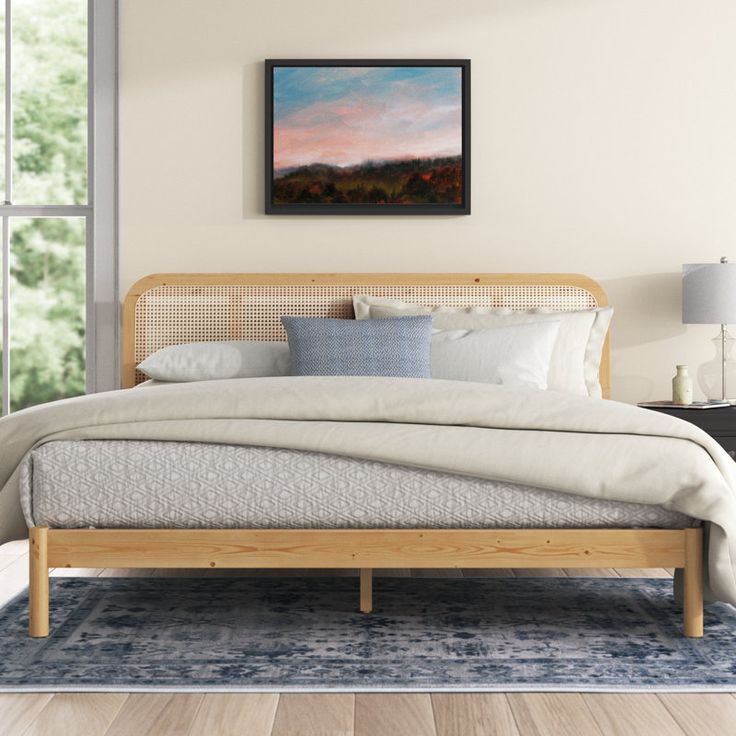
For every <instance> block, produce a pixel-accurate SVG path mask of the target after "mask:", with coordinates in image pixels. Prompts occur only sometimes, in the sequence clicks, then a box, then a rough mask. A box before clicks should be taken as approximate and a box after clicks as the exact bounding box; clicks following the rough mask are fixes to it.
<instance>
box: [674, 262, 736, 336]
mask: <svg viewBox="0 0 736 736" xmlns="http://www.w3.org/2000/svg"><path fill="white" fill-rule="evenodd" d="M682 321H683V323H684V324H686V325H694V324H702V325H728V324H735V323H736V263H686V264H684V265H683V267H682Z"/></svg>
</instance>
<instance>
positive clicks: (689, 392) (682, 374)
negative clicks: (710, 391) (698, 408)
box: [672, 365, 693, 406]
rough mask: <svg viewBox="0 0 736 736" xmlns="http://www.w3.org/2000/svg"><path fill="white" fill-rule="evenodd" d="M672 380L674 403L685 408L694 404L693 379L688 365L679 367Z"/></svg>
mask: <svg viewBox="0 0 736 736" xmlns="http://www.w3.org/2000/svg"><path fill="white" fill-rule="evenodd" d="M676 367H677V373H676V375H675V377H674V378H673V379H672V403H673V404H679V405H680V406H685V405H687V404H692V403H693V379H692V378H690V373H689V372H688V368H687V366H686V365H678V366H676Z"/></svg>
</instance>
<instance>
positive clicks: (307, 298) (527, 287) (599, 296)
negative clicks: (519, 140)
mask: <svg viewBox="0 0 736 736" xmlns="http://www.w3.org/2000/svg"><path fill="white" fill-rule="evenodd" d="M353 293H371V294H374V295H376V296H385V297H389V298H401V299H405V300H407V301H415V302H417V303H426V304H433V303H443V304H447V305H448V306H453V305H456V306H460V305H477V306H481V305H487V306H499V307H503V306H508V307H511V308H512V309H526V308H532V307H549V308H553V309H560V310H566V309H567V310H570V309H581V308H593V307H596V306H604V305H606V304H607V299H606V295H605V292H604V291H603V289H602V288H601V287H600V285H599V284H597V283H596V282H595V281H593V280H592V279H590V278H588V277H586V276H582V275H579V274H160V275H154V276H148V277H146V278H144V279H142V280H140V281H139V282H137V283H136V284H135V285H134V286H133V287H132V288H131V290H130V291H129V293H128V296H127V297H126V300H125V304H124V311H123V368H122V385H123V388H129V387H132V386H134V385H136V383H138V382H140V381H141V380H143V376H142V374H139V373H138V372H137V371H136V365H137V364H138V363H140V361H141V360H143V359H144V358H145V357H146V356H147V355H150V354H151V353H153V352H155V351H156V350H158V349H160V348H162V347H165V346H166V345H173V344H178V343H182V342H192V341H194V340H216V339H220V340H228V339H230V340H236V339H260V340H264V339H265V340H283V339H285V336H284V334H283V332H282V329H281V325H280V323H279V320H278V317H279V316H280V314H296V315H299V314H302V315H311V316H335V317H350V316H351V315H352V307H351V304H350V297H351V295H352V294H353ZM600 379H601V386H602V389H603V395H604V397H606V398H607V397H608V396H609V392H610V373H609V340H608V338H606V342H605V345H604V348H603V359H602V361H601V371H600ZM50 567H81V568H83V567H122V568H159V567H165V568H202V569H207V568H237V569H248V568H274V569H278V568H352V569H355V568H357V569H359V570H360V610H361V611H363V612H365V613H369V612H370V611H371V610H372V571H373V569H376V568H393V567H413V568H471V569H472V568H557V567H563V568H564V567H587V568H599V567H619V568H625V567H637V568H647V567H650V568H651V567H672V568H678V569H682V570H684V600H683V614H684V626H683V631H684V634H685V635H686V636H691V637H699V636H702V635H703V532H702V529H699V528H691V529H47V528H45V527H33V528H31V530H30V586H29V614H30V615H29V633H30V635H31V636H35V637H43V636H48V633H49V580H48V572H49V568H50Z"/></svg>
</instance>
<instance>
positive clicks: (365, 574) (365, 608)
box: [360, 567, 373, 613]
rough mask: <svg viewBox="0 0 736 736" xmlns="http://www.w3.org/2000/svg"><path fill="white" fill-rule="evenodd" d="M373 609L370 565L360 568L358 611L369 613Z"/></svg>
mask: <svg viewBox="0 0 736 736" xmlns="http://www.w3.org/2000/svg"><path fill="white" fill-rule="evenodd" d="M372 610H373V570H372V569H371V568H370V567H361V568H360V612H361V613H370V612H371V611H372Z"/></svg>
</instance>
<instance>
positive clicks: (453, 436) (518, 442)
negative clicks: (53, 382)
mask: <svg viewBox="0 0 736 736" xmlns="http://www.w3.org/2000/svg"><path fill="white" fill-rule="evenodd" d="M56 439H137V440H142V439H143V440H145V439H150V440H170V441H177V440H178V441H194V442H218V443H225V444H238V445H260V446H270V447H286V448H292V449H297V450H310V451H315V452H327V453H334V454H337V455H347V456H352V457H359V458H367V459H372V460H379V461H383V462H389V463H396V464H402V465H411V466H417V467H422V468H428V469H431V470H438V471H444V472H453V473H461V474H465V475H473V476H478V477H482V478H492V479H499V480H505V481H509V482H512V483H520V484H525V485H532V486H538V487H540V488H550V489H556V490H561V491H565V492H567V493H572V494H578V495H581V496H590V497H593V498H602V499H609V500H615V501H632V502H636V503H649V504H659V505H662V506H664V507H665V508H668V509H673V510H675V511H680V512H682V513H684V514H688V515H689V516H692V517H694V518H697V519H702V520H704V521H707V522H711V524H710V526H709V536H708V550H707V552H708V554H707V562H706V568H707V569H706V573H707V575H706V580H707V582H708V585H709V592H710V596H711V598H714V599H717V600H724V601H728V602H730V603H736V568H735V567H734V563H735V561H736V464H734V462H733V461H732V460H731V458H730V457H729V456H728V455H727V454H726V453H725V451H724V450H723V449H722V448H721V447H720V446H719V445H718V444H717V443H716V442H715V441H713V440H712V439H711V438H710V437H709V436H708V435H706V434H705V433H704V432H702V431H701V430H699V429H698V428H696V427H695V426H693V425H691V424H688V423H686V422H682V421H680V420H678V419H674V418H672V417H669V416H666V415H663V414H659V413H656V412H653V411H648V410H645V409H638V408H636V407H633V406H629V405H626V404H619V403H616V402H612V401H602V400H599V399H591V398H585V397H577V396H568V395H565V394H560V393H555V392H550V391H547V392H544V391H541V392H537V391H521V390H512V389H508V388H504V387H500V386H492V385H486V384H474V383H463V382H459V381H437V380H422V379H394V378H349V377H345V378H333V377H330V378H322V377H300V378H291V377H287V378H245V379H233V380H227V381H209V382H202V383H191V384H172V385H158V386H150V387H146V388H145V389H143V390H132V391H131V390H127V391H113V392H109V393H104V394H93V395H90V396H83V397H79V398H76V399H68V400H65V401H58V402H54V403H52V404H47V405H45V406H38V407H34V408H32V409H27V410H24V411H21V412H18V413H16V414H13V415H11V416H9V417H7V418H5V419H2V420H0V448H2V449H1V453H2V454H1V455H0V487H2V491H1V492H0V542H3V541H7V540H8V539H12V538H18V537H21V536H23V535H25V524H24V522H23V518H22V515H21V511H20V503H19V493H18V466H19V464H20V462H21V460H22V459H23V457H24V456H25V454H26V453H27V452H28V451H29V450H30V449H32V448H33V447H34V446H36V445H39V444H41V443H43V442H49V441H51V440H56Z"/></svg>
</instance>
